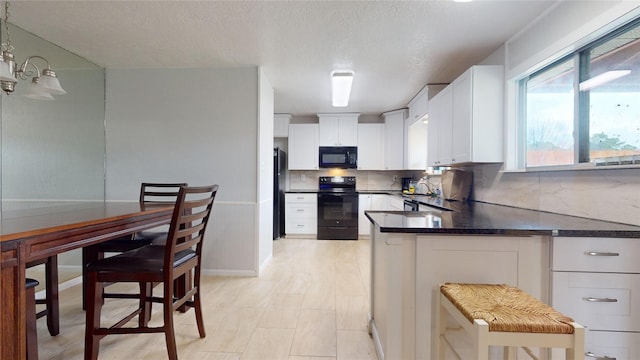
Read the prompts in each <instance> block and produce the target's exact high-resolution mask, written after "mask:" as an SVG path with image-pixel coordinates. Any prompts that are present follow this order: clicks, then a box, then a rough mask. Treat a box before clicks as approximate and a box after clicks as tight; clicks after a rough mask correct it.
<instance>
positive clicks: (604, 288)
mask: <svg viewBox="0 0 640 360" xmlns="http://www.w3.org/2000/svg"><path fill="white" fill-rule="evenodd" d="M637 240H638V239H625V238H578V237H571V238H564V237H555V238H553V243H552V250H551V257H552V262H551V305H552V306H553V307H554V308H555V309H557V310H558V311H560V312H562V313H564V314H566V315H568V316H570V317H572V318H574V319H575V320H576V321H577V322H578V323H580V324H581V325H583V326H585V327H586V328H587V330H588V331H587V334H586V336H585V339H586V340H585V352H587V353H591V354H593V356H592V357H590V358H594V359H595V358H598V359H614V358H615V359H618V360H631V359H637V358H638V356H639V351H640V346H639V344H638V340H639V339H640V325H639V324H640V303H639V302H638V301H637V299H638V297H640V264H639V263H638V261H637V259H638V254H640V244H638V241H637ZM612 339H615V341H612ZM556 357H557V358H562V357H561V356H560V354H555V352H554V356H553V358H554V359H555V358H556Z"/></svg>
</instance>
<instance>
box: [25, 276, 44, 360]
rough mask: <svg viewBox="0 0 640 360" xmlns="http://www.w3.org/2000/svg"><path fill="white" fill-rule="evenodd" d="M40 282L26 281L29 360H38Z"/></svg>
mask: <svg viewBox="0 0 640 360" xmlns="http://www.w3.org/2000/svg"><path fill="white" fill-rule="evenodd" d="M38 285H40V283H39V282H38V280H34V279H29V278H27V280H26V284H25V287H26V290H25V291H26V295H27V296H26V298H27V301H26V305H27V306H26V311H27V313H26V314H25V317H26V318H27V338H26V342H27V360H38V326H37V324H36V286H38Z"/></svg>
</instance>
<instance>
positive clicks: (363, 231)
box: [358, 194, 389, 236]
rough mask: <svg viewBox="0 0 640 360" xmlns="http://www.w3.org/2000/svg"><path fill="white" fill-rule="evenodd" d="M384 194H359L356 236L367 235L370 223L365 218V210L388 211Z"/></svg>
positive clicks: (386, 196)
mask: <svg viewBox="0 0 640 360" xmlns="http://www.w3.org/2000/svg"><path fill="white" fill-rule="evenodd" d="M388 196H389V195H386V194H360V195H359V196H358V235H367V236H368V235H369V225H370V224H371V222H370V221H369V219H367V217H366V216H365V214H364V212H365V211H367V210H389V208H388V205H387V204H388V201H387V198H388Z"/></svg>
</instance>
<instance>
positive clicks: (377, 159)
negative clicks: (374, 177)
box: [358, 124, 384, 170]
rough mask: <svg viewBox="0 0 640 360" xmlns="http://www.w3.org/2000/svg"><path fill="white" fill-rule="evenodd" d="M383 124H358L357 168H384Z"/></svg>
mask: <svg viewBox="0 0 640 360" xmlns="http://www.w3.org/2000/svg"><path fill="white" fill-rule="evenodd" d="M383 142H384V124H358V170H383V169H384V147H382V146H380V144H382V143H383Z"/></svg>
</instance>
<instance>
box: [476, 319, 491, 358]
mask: <svg viewBox="0 0 640 360" xmlns="http://www.w3.org/2000/svg"><path fill="white" fill-rule="evenodd" d="M473 324H474V325H475V327H476V329H477V331H476V333H475V334H474V339H473V345H474V347H475V351H476V360H489V343H488V337H489V324H487V323H486V322H485V321H484V320H478V319H476V320H474V322H473Z"/></svg>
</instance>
